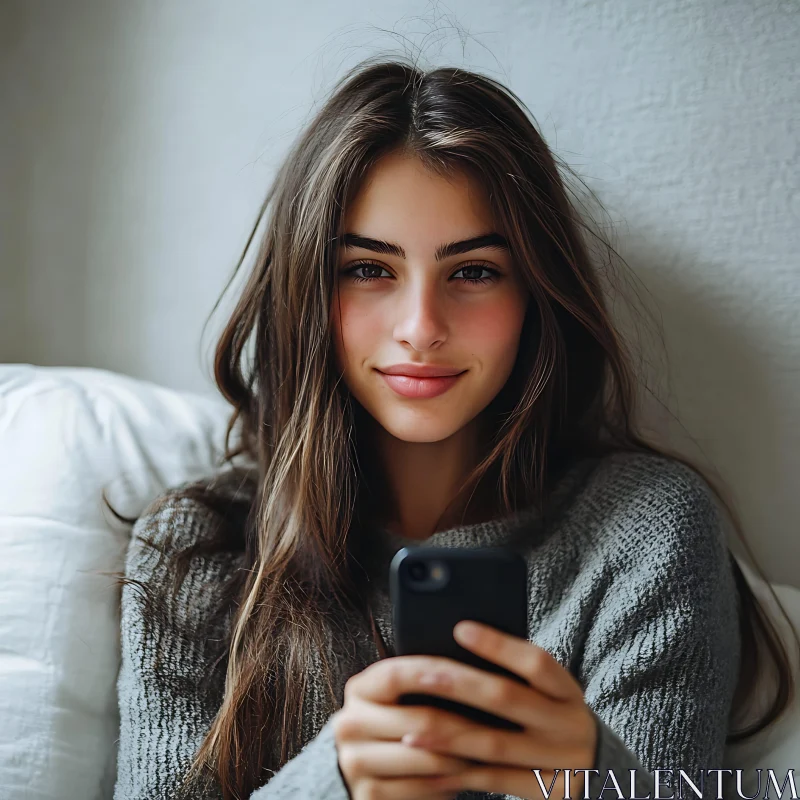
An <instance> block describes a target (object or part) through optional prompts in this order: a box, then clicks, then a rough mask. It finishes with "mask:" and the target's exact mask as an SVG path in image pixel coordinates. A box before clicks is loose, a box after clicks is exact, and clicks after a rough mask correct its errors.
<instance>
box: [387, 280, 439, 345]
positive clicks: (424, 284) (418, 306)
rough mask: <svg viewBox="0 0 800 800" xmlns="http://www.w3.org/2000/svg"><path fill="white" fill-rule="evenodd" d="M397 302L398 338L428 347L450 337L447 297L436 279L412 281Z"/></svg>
mask: <svg viewBox="0 0 800 800" xmlns="http://www.w3.org/2000/svg"><path fill="white" fill-rule="evenodd" d="M397 302H398V306H397V318H396V323H395V330H394V335H395V339H397V340H398V341H401V342H408V344H410V345H411V346H412V347H413V348H414V349H415V350H426V349H428V348H430V347H433V346H434V345H438V344H440V343H441V342H443V341H444V340H445V339H446V338H447V315H446V308H445V302H446V298H445V297H444V296H443V293H442V292H441V289H440V287H438V286H437V285H436V284H435V283H434V282H433V281H416V282H412V283H410V284H409V285H408V286H407V287H406V288H405V290H404V291H403V292H402V296H401V297H398V298H397Z"/></svg>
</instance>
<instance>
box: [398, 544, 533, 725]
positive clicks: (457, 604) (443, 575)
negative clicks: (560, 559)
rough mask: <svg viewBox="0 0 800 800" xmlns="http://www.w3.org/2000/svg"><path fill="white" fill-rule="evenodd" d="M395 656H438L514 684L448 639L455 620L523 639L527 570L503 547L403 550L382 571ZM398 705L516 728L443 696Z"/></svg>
mask: <svg viewBox="0 0 800 800" xmlns="http://www.w3.org/2000/svg"><path fill="white" fill-rule="evenodd" d="M389 589H390V596H391V601H392V614H393V626H394V639H395V652H396V654H397V655H398V656H400V655H419V654H423V655H435V656H445V657H447V658H452V659H455V660H457V661H461V662H463V663H465V664H469V665H471V666H474V667H478V668H479V669H484V670H486V671H487V672H493V673H497V674H500V675H505V676H506V677H508V678H511V679H513V680H517V681H519V682H520V683H527V681H525V680H524V679H523V678H521V677H520V676H519V675H517V674H516V673H514V672H511V671H509V670H508V669H506V668H505V667H501V666H499V665H498V664H495V663H494V662H492V661H487V660H486V659H484V658H482V657H481V656H478V655H477V654H475V653H473V652H471V651H470V650H467V649H465V648H463V647H462V646H461V645H460V644H458V642H456V640H455V639H454V638H453V628H454V627H455V625H456V623H457V622H459V621H460V620H462V619H472V620H476V621H477V622H482V623H484V624H486V625H491V626H492V627H493V628H497V629H499V630H501V631H504V632H505V633H509V634H511V635H512V636H518V637H520V638H522V639H527V638H528V567H527V564H526V562H525V560H524V559H523V558H522V556H520V555H519V554H518V553H516V552H514V551H512V550H510V549H508V548H504V547H477V548H476V547H425V546H421V547H403V548H402V549H400V550H398V551H397V553H395V555H394V558H393V559H392V562H391V564H390V566H389ZM398 703H400V704H401V705H431V706H435V707H437V708H442V709H444V710H446V711H452V712H454V713H457V714H462V715H463V716H465V717H466V718H467V719H470V720H473V721H475V722H479V723H482V724H484V725H489V726H490V727H495V728H505V729H508V730H517V731H521V730H523V728H522V726H520V725H518V724H517V723H516V722H512V721H511V720H508V719H505V718H503V717H500V716H498V715H496V714H492V713H490V712H488V711H485V710H483V709H480V708H475V707H474V706H469V705H466V704H464V703H460V702H457V701H454V700H450V699H449V698H445V697H439V696H437V695H433V694H428V693H413V694H412V693H407V694H403V695H401V696H400V697H399V698H398Z"/></svg>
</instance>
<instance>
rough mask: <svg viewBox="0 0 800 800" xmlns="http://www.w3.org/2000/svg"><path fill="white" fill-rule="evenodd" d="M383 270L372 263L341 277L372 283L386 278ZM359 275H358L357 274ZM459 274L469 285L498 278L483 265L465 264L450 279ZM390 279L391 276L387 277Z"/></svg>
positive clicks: (343, 271) (359, 266) (497, 273)
mask: <svg viewBox="0 0 800 800" xmlns="http://www.w3.org/2000/svg"><path fill="white" fill-rule="evenodd" d="M381 270H383V271H384V272H388V271H387V270H386V268H385V267H382V266H381V265H380V264H373V263H369V262H368V263H362V264H355V265H354V266H352V267H350V268H349V269H345V270H342V274H343V275H350V276H351V277H352V279H353V281H355V282H356V283H364V282H366V281H374V280H379V279H380V278H383V277H386V276H384V275H381V274H380V272H381ZM359 272H360V273H361V274H360V275H359V274H358V273H359ZM459 272H462V273H466V274H465V275H464V276H463V277H462V278H461V280H462V281H463V282H464V283H471V284H484V283H489V282H491V281H495V280H497V278H498V276H499V274H500V273H499V272H498V271H497V270H495V269H492V268H491V267H487V266H486V265H485V264H466V265H465V266H463V267H459V268H458V269H457V270H456V271H455V272H454V273H453V275H452V276H451V278H455V277H456V276H457V275H458V273H459ZM482 272H485V273H488V275H484V276H483V277H481V273H482ZM389 277H391V275H390V276H389Z"/></svg>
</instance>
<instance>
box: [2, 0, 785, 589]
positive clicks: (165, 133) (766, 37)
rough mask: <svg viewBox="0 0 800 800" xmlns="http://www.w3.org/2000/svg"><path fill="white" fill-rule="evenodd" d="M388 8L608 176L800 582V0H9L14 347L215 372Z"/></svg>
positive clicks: (134, 370)
mask: <svg viewBox="0 0 800 800" xmlns="http://www.w3.org/2000/svg"><path fill="white" fill-rule="evenodd" d="M449 10H452V15H453V16H452V17H451V18H450V19H452V21H454V22H455V23H456V24H457V25H459V26H460V28H459V30H466V31H469V32H470V34H472V36H473V37H474V38H472V39H470V38H469V37H468V38H467V40H466V41H465V44H464V49H462V43H461V41H460V39H459V38H458V31H457V30H456V29H453V28H449V27H448V25H449V19H448V16H447V15H448V13H449ZM415 16H417V17H419V18H414V17H415ZM379 28H395V29H397V30H398V31H399V32H400V34H402V35H405V36H407V37H409V38H410V39H411V40H412V41H413V42H414V43H417V44H419V43H421V42H422V39H423V36H425V34H426V33H427V34H428V38H427V40H426V44H427V48H426V51H425V53H426V56H427V58H428V61H429V62H431V63H434V64H436V65H439V64H453V63H455V64H458V65H460V66H464V67H471V68H476V69H479V70H483V71H486V72H489V73H490V74H492V75H494V76H495V77H497V78H499V79H500V80H501V81H504V82H505V83H507V84H508V85H510V86H511V88H512V89H514V90H515V91H516V92H517V93H518V94H519V95H520V96H521V97H522V98H523V99H524V100H525V102H526V103H527V104H528V106H529V107H530V108H531V110H532V111H533V113H534V115H535V116H536V118H537V120H538V122H539V124H540V127H541V130H542V132H543V133H544V135H545V137H546V138H547V139H548V141H549V142H550V144H551V145H552V146H553V147H554V149H556V150H557V152H558V153H559V154H560V155H561V156H562V157H564V158H565V159H566V160H567V161H569V162H570V163H571V164H572V165H574V166H575V167H576V168H577V169H578V170H579V172H580V173H581V175H582V176H583V177H584V179H585V180H586V181H587V183H588V184H589V185H590V186H592V188H593V189H594V190H595V191H597V192H598V194H599V196H600V198H601V199H602V201H603V202H604V203H605V205H606V207H607V208H608V209H609V211H610V212H611V214H612V217H613V218H614V219H615V221H616V222H617V237H616V242H617V244H618V247H619V249H620V251H621V252H622V254H623V255H624V256H625V257H626V259H627V260H628V262H629V263H630V264H631V266H632V267H633V268H634V269H635V271H636V273H637V274H638V275H639V277H640V278H641V279H642V280H643V281H644V283H645V284H646V285H647V286H648V287H649V288H650V290H651V291H652V292H653V294H654V295H655V297H656V299H657V302H658V305H659V307H660V310H661V313H662V316H663V321H664V326H665V329H666V336H667V344H668V347H669V354H670V355H669V357H670V364H671V368H672V374H671V377H672V388H673V396H672V398H671V405H672V408H673V409H674V410H675V411H676V412H677V413H678V414H679V415H680V419H681V421H682V422H683V424H684V426H685V427H686V428H687V429H688V431H689V432H691V433H692V434H693V435H694V436H695V437H696V438H697V439H698V440H699V442H700V444H701V446H702V448H703V451H704V453H705V455H706V456H707V458H708V459H709V460H710V462H711V463H712V464H713V465H716V467H717V468H718V470H719V472H720V473H721V474H722V475H723V477H725V478H726V479H727V480H728V481H729V482H730V483H731V485H732V487H733V489H734V492H735V494H736V496H737V498H738V503H739V507H740V509H741V511H742V514H743V518H744V522H745V524H746V526H747V530H748V535H749V538H750V541H751V542H752V544H753V546H754V548H755V550H756V553H757V554H758V555H759V556H761V557H762V559H763V563H765V564H766V565H767V567H768V572H769V574H770V576H771V577H772V578H773V579H775V580H781V581H784V582H788V583H794V584H795V585H800V578H798V577H797V576H798V573H799V572H800V536H798V522H797V520H798V519H800V500H798V497H800V491H798V479H799V478H800V455H799V453H800V424H798V422H797V414H798V412H800V369H799V367H800V358H798V356H799V355H800V304H799V301H800V276H799V272H800V269H799V267H798V259H799V256H798V253H800V236H798V227H799V226H800V170H798V141H800V137H798V126H799V125H800V113H799V111H800V80H799V79H798V66H797V64H798V61H797V57H796V50H797V42H798V41H800V7H798V5H797V4H796V2H793V1H792V0H789V1H786V2H778V0H769V1H767V0H738V1H732V0H702V2H700V1H699V0H697V1H696V2H689V1H688V0H667V2H663V1H662V2H656V0H616V2H614V3H610V2H609V3H591V2H585V1H583V2H581V1H580V0H566V1H565V0H536V1H535V2H517V3H514V2H509V0H499V2H495V3H493V4H491V6H489V5H487V4H486V3H483V2H478V1H477V0H474V1H473V2H455V0H451V2H450V3H448V5H447V7H444V6H440V7H439V10H437V6H436V5H435V4H429V3H411V2H406V3H397V2H395V3H390V2H384V3H381V4H379V5H377V4H374V3H367V2H357V1H356V0H351V2H348V3H346V4H330V3H326V2H309V0H305V2H303V3H302V4H285V3H278V2H273V3H266V2H256V1H255V0H253V1H252V2H245V1H244V0H238V2H232V1H231V0H228V2H225V3H221V2H213V1H212V0H186V1H185V2H177V1H176V0H172V2H154V1H153V2H149V1H145V0H137V1H136V2H134V1H133V0H129V2H106V1H104V0H95V1H94V2H90V1H89V0H71V2H56V1H55V0H53V1H52V2H43V1H42V0H38V1H36V2H34V1H29V2H24V1H23V0H6V1H5V3H4V4H2V5H0V48H1V52H2V55H1V56H0V58H1V59H2V60H1V61H0V65H1V66H2V83H1V84H0V103H1V105H0V107H2V109H3V119H0V145H2V152H0V179H1V180H2V192H0V211H1V212H2V217H1V219H0V225H2V227H0V292H1V293H2V294H0V314H2V319H0V361H31V362H35V363H39V364H58V365H88V366H97V367H103V368H108V369H112V370H117V371H120V372H125V373H128V374H131V375H134V376H139V377H142V378H147V379H151V380H154V381H157V382H159V383H163V384H167V385H171V386H174V387H177V388H181V389H192V390H196V391H201V392H210V391H212V387H211V383H210V379H209V377H208V376H209V375H210V368H209V363H210V360H209V357H208V356H209V353H210V349H211V345H212V342H213V337H214V334H215V333H216V332H217V331H218V330H219V329H220V325H221V324H222V319H223V314H224V309H225V308H228V307H229V303H228V304H227V305H226V306H224V307H223V313H221V314H217V315H216V316H215V318H214V319H213V320H212V323H211V325H210V328H209V330H208V331H207V333H206V335H205V337H204V338H203V340H202V342H201V341H200V333H201V327H202V325H203V323H204V321H205V320H206V317H207V315H208V313H209V312H210V310H211V306H212V304H213V302H214V301H215V300H216V298H217V296H218V294H219V293H220V291H221V290H222V288H223V286H224V284H225V281H226V279H227V277H228V275H229V274H230V270H231V269H232V267H233V264H234V263H235V260H236V258H237V257H238V254H239V250H240V248H241V246H242V245H243V243H244V237H245V233H246V230H247V228H248V227H249V225H250V223H251V218H252V216H253V215H254V213H255V211H256V208H257V206H258V203H259V201H260V198H261V196H262V194H263V192H264V191H265V189H266V187H267V184H268V181H269V179H270V178H271V176H272V174H273V170H274V167H275V165H276V164H277V163H278V162H279V160H280V158H281V156H282V154H283V153H284V151H285V148H286V146H287V145H288V143H289V141H290V139H291V138H292V137H293V136H294V135H295V133H296V132H297V130H298V129H299V127H300V126H301V125H302V124H303V122H304V120H305V119H306V118H307V116H308V115H309V114H310V113H312V112H313V107H312V106H313V103H314V102H319V101H320V100H321V99H322V98H323V97H324V96H325V93H326V91H327V89H328V87H329V86H330V84H331V82H332V80H333V79H334V78H335V77H337V76H338V75H339V74H341V72H342V71H343V69H344V68H345V66H349V65H350V64H352V63H354V62H355V61H358V60H360V59H361V58H363V57H365V56H367V55H369V54H371V53H373V52H374V51H375V50H376V49H378V50H381V51H384V50H386V49H387V48H391V49H393V50H394V51H395V52H397V51H398V50H399V49H400V45H399V44H398V39H392V38H390V37H388V36H386V35H383V34H381V33H380V32H379V30H378V29H379ZM434 28H438V29H439V33H438V34H437V33H431V31H432V30H433V29H434ZM667 432H668V433H669V434H670V435H672V436H676V437H678V436H679V430H678V429H677V428H676V427H675V426H674V425H672V426H669V427H668V428H667ZM686 446H687V447H688V446H689V445H686ZM693 452H694V451H693Z"/></svg>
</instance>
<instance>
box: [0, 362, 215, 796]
mask: <svg viewBox="0 0 800 800" xmlns="http://www.w3.org/2000/svg"><path fill="white" fill-rule="evenodd" d="M230 411H231V409H230V406H229V405H228V404H227V403H226V402H225V401H224V400H222V399H221V398H220V399H214V398H205V397H201V396H197V395H192V394H186V393H180V392H176V391H172V390H169V389H165V388H162V387H159V386H156V385H154V384H151V383H147V382H144V381H140V380H135V379H132V378H128V377H124V376H122V375H117V374H114V373H111V372H106V371H102V370H95V369H78V368H52V367H51V368H43V367H35V366H32V365H28V364H22V365H0V720H2V724H0V797H3V798H23V797H24V798H26V800H79V799H80V800H102V799H103V798H110V797H111V795H112V793H113V786H114V780H115V773H116V747H117V745H116V741H117V737H118V725H119V720H118V714H117V701H116V694H115V681H116V676H117V671H118V668H119V615H118V605H119V592H118V589H117V587H116V585H115V582H114V580H113V578H111V577H107V576H101V575H97V574H94V573H95V572H96V571H115V570H121V569H123V566H124V561H123V559H124V553H125V548H126V546H127V543H128V540H129V536H130V526H126V525H124V524H122V523H120V522H118V521H117V520H116V518H115V517H114V516H113V514H112V513H111V512H110V511H109V510H108V509H107V508H105V505H104V503H103V501H102V497H101V490H103V489H104V488H105V490H106V496H107V497H108V499H109V501H110V502H111V504H112V505H113V507H114V508H115V509H116V510H117V511H119V512H120V513H122V514H124V515H126V516H134V515H138V514H139V513H141V512H142V511H143V510H144V508H145V507H146V506H147V505H148V504H149V503H150V502H151V501H152V500H153V499H155V497H157V496H158V495H159V494H160V493H161V492H162V491H163V490H164V489H165V488H167V487H168V486H173V485H175V484H178V483H181V482H183V481H185V480H194V479H196V478H199V477H202V476H203V475H206V474H209V473H210V472H211V471H213V470H215V469H216V468H217V465H218V463H219V459H220V457H221V453H222V448H223V443H224V436H225V429H226V426H227V422H228V418H229V416H230Z"/></svg>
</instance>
